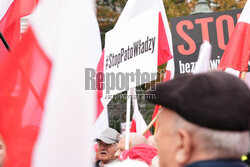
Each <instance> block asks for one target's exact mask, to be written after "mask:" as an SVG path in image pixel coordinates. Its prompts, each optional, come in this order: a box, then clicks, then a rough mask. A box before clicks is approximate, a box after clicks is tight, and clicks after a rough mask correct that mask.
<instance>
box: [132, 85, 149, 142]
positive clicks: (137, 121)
mask: <svg viewBox="0 0 250 167" xmlns="http://www.w3.org/2000/svg"><path fill="white" fill-rule="evenodd" d="M131 95H132V97H133V98H132V103H133V108H134V114H133V117H132V123H131V128H130V132H134V133H138V134H143V133H144V131H145V130H146V129H147V124H146V122H145V120H144V119H143V116H142V115H141V113H140V111H139V107H138V102H137V99H136V97H137V96H136V89H135V88H132V90H131ZM151 135H152V134H151V132H150V131H147V132H146V134H145V135H144V136H145V137H146V138H148V137H149V136H151Z"/></svg>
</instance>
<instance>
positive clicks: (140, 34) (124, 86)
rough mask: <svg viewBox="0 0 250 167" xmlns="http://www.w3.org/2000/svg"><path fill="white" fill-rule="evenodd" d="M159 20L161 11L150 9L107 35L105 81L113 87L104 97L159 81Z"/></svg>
mask: <svg viewBox="0 0 250 167" xmlns="http://www.w3.org/2000/svg"><path fill="white" fill-rule="evenodd" d="M158 20H159V10H157V9H151V10H148V11H146V12H144V13H142V14H140V15H138V16H136V17H134V18H132V19H131V20H130V21H129V22H127V23H126V24H124V25H123V26H121V27H119V28H116V29H113V30H111V31H109V32H108V33H106V39H105V57H104V79H105V84H108V85H110V87H109V88H108V89H106V90H104V91H103V92H104V96H103V97H105V96H106V95H115V94H118V93H120V92H123V91H126V90H128V89H130V88H133V87H136V86H138V85H142V84H144V83H147V82H150V81H152V80H155V79H156V78H157V55H158ZM104 87H105V86H104Z"/></svg>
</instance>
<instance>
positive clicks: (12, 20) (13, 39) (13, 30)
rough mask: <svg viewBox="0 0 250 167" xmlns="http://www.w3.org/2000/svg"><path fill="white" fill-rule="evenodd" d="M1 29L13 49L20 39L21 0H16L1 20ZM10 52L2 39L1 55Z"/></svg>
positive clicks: (0, 43)
mask: <svg viewBox="0 0 250 167" xmlns="http://www.w3.org/2000/svg"><path fill="white" fill-rule="evenodd" d="M0 31H1V32H2V34H3V36H4V38H5V39H6V41H7V43H8V44H9V46H10V49H13V48H14V47H15V46H16V45H17V43H18V42H19V40H20V0H14V1H13V3H12V4H11V6H10V7H9V9H8V11H7V12H6V14H5V15H4V17H3V18H2V20H1V21H0ZM7 54H8V51H7V49H6V48H5V46H4V44H3V43H2V41H0V56H5V55H7Z"/></svg>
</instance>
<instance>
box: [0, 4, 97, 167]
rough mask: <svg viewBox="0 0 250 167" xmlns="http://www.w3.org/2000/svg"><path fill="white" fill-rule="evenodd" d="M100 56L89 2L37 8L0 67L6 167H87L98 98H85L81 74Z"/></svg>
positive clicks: (0, 122)
mask: <svg viewBox="0 0 250 167" xmlns="http://www.w3.org/2000/svg"><path fill="white" fill-rule="evenodd" d="M86 23H88V24H86ZM100 52H101V42H100V35H99V28H98V24H97V21H96V17H95V13H94V2H92V1H91V0H89V1H82V0H72V1H68V0H43V1H41V3H40V4H39V6H38V8H37V9H36V11H35V13H34V15H33V16H32V18H31V25H30V27H29V29H28V31H27V32H26V33H25V34H24V36H23V38H22V40H21V42H20V43H19V45H18V46H17V48H16V49H13V52H12V53H11V54H10V56H6V57H4V58H3V59H2V61H0V69H1V70H0V79H1V81H4V82H1V83H0V90H1V94H0V98H1V101H2V102H3V103H1V105H0V133H1V134H2V136H3V139H4V141H5V144H6V148H7V156H6V160H5V166H6V167H15V166H17V167H19V166H21V167H29V166H38V167H39V166H41V167H44V166H51V167H55V166H65V167H66V166H76V167H78V166H79V167H80V166H91V165H92V162H93V161H92V159H91V152H92V149H93V147H92V146H91V143H92V138H91V133H92V131H91V125H92V124H93V119H94V111H95V104H94V101H95V100H94V99H95V96H94V92H93V91H90V90H85V68H91V67H92V68H93V67H94V64H96V63H95V62H94V61H95V60H94V56H93V55H99V54H100ZM47 90H48V91H47ZM46 94H47V95H46Z"/></svg>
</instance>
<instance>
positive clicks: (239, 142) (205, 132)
mask: <svg viewBox="0 0 250 167" xmlns="http://www.w3.org/2000/svg"><path fill="white" fill-rule="evenodd" d="M175 123H176V127H175V130H178V129H180V128H182V129H186V130H187V131H188V132H189V133H190V134H191V135H192V136H193V137H194V138H195V139H196V140H198V141H199V144H200V148H201V149H202V150H204V151H206V152H207V153H211V154H216V155H219V156H224V157H225V156H226V157H229V158H239V157H241V156H242V155H244V154H245V153H247V151H248V146H249V132H248V131H243V132H232V131H219V130H213V129H208V128H205V127H201V126H197V125H195V124H193V123H191V122H188V121H186V120H185V119H183V118H182V117H180V116H179V115H178V114H177V115H176V119H175Z"/></svg>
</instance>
